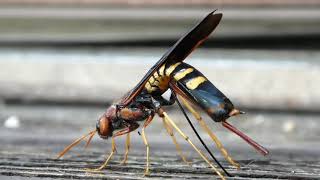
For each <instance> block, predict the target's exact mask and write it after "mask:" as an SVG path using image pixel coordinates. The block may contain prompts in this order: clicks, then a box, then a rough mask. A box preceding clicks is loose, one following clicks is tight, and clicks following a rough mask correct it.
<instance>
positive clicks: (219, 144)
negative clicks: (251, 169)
mask: <svg viewBox="0 0 320 180" xmlns="http://www.w3.org/2000/svg"><path fill="white" fill-rule="evenodd" d="M180 97H181V100H182V103H183V104H184V106H185V107H186V108H187V109H188V110H189V111H190V112H191V113H192V114H193V116H194V117H195V118H196V119H197V120H198V122H199V123H200V125H201V127H202V128H203V129H204V130H205V131H206V132H207V134H208V135H209V136H210V138H211V139H212V141H213V142H215V144H216V146H217V148H218V149H219V150H220V151H221V153H222V155H223V156H224V157H225V159H226V160H227V161H229V163H230V164H232V165H233V166H235V167H236V168H237V169H240V165H239V164H238V163H236V162H235V161H234V160H233V159H232V158H231V156H230V155H229V154H228V152H227V150H226V149H225V148H224V147H223V145H222V143H221V142H220V141H219V139H218V138H217V137H216V136H215V135H214V134H213V132H212V131H211V130H210V129H209V127H208V125H207V124H206V123H205V121H204V120H203V119H202V118H201V116H200V114H199V113H198V112H197V111H196V110H195V109H194V108H193V107H192V106H191V105H190V104H189V103H188V102H187V100H186V99H184V98H183V97H182V96H180Z"/></svg>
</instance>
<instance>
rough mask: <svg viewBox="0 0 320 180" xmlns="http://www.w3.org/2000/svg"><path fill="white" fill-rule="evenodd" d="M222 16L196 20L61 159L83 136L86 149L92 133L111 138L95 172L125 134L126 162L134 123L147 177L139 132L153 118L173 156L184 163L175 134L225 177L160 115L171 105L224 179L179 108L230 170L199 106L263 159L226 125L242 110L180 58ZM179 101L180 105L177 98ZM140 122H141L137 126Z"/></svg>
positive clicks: (73, 144)
mask: <svg viewBox="0 0 320 180" xmlns="http://www.w3.org/2000/svg"><path fill="white" fill-rule="evenodd" d="M221 18H222V14H221V13H216V12H215V11H213V12H211V13H209V14H208V15H207V16H206V17H205V18H204V19H203V20H202V21H200V22H199V23H198V24H197V25H196V26H195V27H193V28H192V29H191V31H189V32H187V33H186V34H185V35H184V36H182V37H181V38H180V39H179V40H178V41H177V42H176V43H175V44H174V45H173V46H172V47H171V48H170V49H169V50H168V51H167V52H166V53H165V54H164V55H163V56H162V58H161V59H160V60H159V61H158V62H157V63H156V64H155V65H154V66H153V67H152V68H151V69H150V70H149V71H148V72H147V74H146V75H145V76H144V77H143V78H142V80H141V81H140V82H139V83H138V84H137V85H136V86H135V87H134V88H133V89H132V90H131V91H129V92H128V93H127V94H126V95H124V96H123V97H122V98H121V99H120V100H119V101H117V102H116V103H114V104H112V105H111V106H110V107H108V108H107V109H106V111H105V113H104V114H103V115H102V116H101V117H100V118H99V119H98V121H97V123H96V129H95V130H93V131H91V132H89V133H88V134H86V135H84V136H82V137H81V138H79V139H77V140H75V141H74V142H73V143H72V144H70V145H69V146H67V147H66V148H65V149H64V150H63V151H62V152H61V153H60V154H59V156H58V158H60V157H62V156H63V155H64V154H65V153H66V152H67V151H69V150H70V149H71V148H72V147H73V146H75V145H77V144H78V143H79V142H80V141H82V140H83V139H85V138H86V137H88V136H89V138H88V140H87V144H86V146H88V145H89V143H90V141H91V139H92V137H93V136H94V135H95V134H96V133H98V134H99V136H100V137H101V138H103V139H108V138H111V141H112V148H111V153H110V155H109V156H108V157H107V158H106V160H105V162H104V163H103V164H102V165H101V166H100V167H99V168H96V169H90V170H92V171H100V170H102V169H103V168H105V167H106V166H107V164H108V162H109V160H110V159H111V158H112V156H113V154H114V153H115V152H116V144H115V138H116V137H118V136H122V135H126V151H125V154H124V159H123V161H122V163H123V164H125V163H126V162H127V158H128V153H129V149H130V133H131V132H133V131H135V130H137V128H138V127H139V124H140V123H141V122H143V126H142V129H141V136H142V139H143V142H144V144H145V146H146V167H145V172H144V175H149V174H150V170H149V166H150V160H149V152H150V146H149V143H148V140H147V137H146V133H145V129H146V128H147V127H148V125H149V124H150V123H151V122H152V120H153V119H154V117H155V116H156V115H157V116H159V117H160V118H161V119H162V121H163V124H164V127H165V129H166V131H167V132H168V134H169V135H170V137H171V138H172V140H173V142H174V144H175V146H176V149H177V152H178V154H179V155H180V156H181V159H182V160H183V161H184V162H186V163H190V162H188V161H187V159H186V158H185V156H184V154H183V151H182V150H181V148H180V146H179V144H178V143H177V140H176V137H175V136H174V133H173V131H174V130H176V131H177V132H178V133H179V134H180V135H181V136H182V137H183V138H184V139H185V141H187V142H188V143H189V144H190V145H191V146H192V148H193V149H194V150H195V151H196V152H197V153H198V154H199V155H200V157H201V158H202V159H203V160H204V161H205V162H206V163H207V164H208V165H209V166H210V167H211V169H212V170H213V171H214V172H215V173H216V174H217V175H218V176H220V178H222V179H225V176H224V174H223V172H220V171H219V170H218V168H217V167H216V166H215V165H213V163H212V162H211V161H210V160H209V159H208V157H207V156H206V155H205V154H204V153H203V152H202V151H201V150H200V149H199V148H198V147H196V146H195V144H194V143H193V142H192V141H191V140H190V138H189V137H188V136H187V135H186V134H185V133H184V132H183V131H182V130H181V129H180V128H179V127H178V126H177V124H176V123H175V122H174V121H173V120H172V119H171V118H170V116H169V115H168V114H167V112H166V111H165V109H164V107H165V106H171V105H173V104H174V103H175V102H177V104H178V105H179V107H180V109H181V110H182V112H183V114H184V115H185V116H186V118H187V120H188V122H189V123H190V125H191V126H192V128H193V130H194V131H195V133H196V135H197V137H198V138H199V140H200V141H201V143H202V144H203V145H204V146H205V148H206V149H207V151H208V153H209V154H210V155H211V157H212V158H213V159H214V160H215V161H216V163H217V164H218V166H219V167H220V168H221V169H222V170H223V171H224V172H225V173H226V174H227V175H228V176H231V175H230V174H229V173H228V172H227V171H226V170H225V168H223V166H221V164H220V163H219V161H217V160H216V158H215V157H214V156H213V155H212V153H211V152H210V151H209V150H208V148H207V146H206V144H205V143H204V142H203V141H202V139H201V137H200V136H199V134H198V133H197V131H196V130H195V129H194V127H193V125H192V123H191V122H190V119H189V118H188V116H187V114H186V112H185V110H184V108H183V106H182V104H183V105H184V107H185V108H186V109H188V110H189V111H190V112H191V114H192V115H193V116H194V117H195V119H196V120H197V122H198V123H199V124H200V125H201V128H202V129H203V130H204V131H205V132H206V133H207V134H208V135H209V136H210V138H211V139H212V141H213V142H214V143H215V144H216V146H217V148H218V149H219V150H220V151H221V153H222V155H223V156H224V157H225V159H226V160H227V161H228V162H230V164H231V165H233V166H235V167H236V168H240V165H239V163H237V162H236V161H235V160H233V159H232V158H231V156H230V155H229V153H228V152H227V150H226V149H225V148H224V147H223V145H222V143H221V142H220V141H219V139H218V138H217V137H216V136H215V135H214V133H213V132H212V131H211V130H210V128H209V126H208V125H207V124H206V123H205V121H204V120H203V119H202V117H201V115H200V113H199V112H198V111H197V110H196V109H195V108H196V107H199V108H200V109H202V110H203V111H205V112H206V113H207V114H208V115H209V117H210V118H211V119H212V120H213V121H215V122H217V123H221V124H222V126H223V127H225V128H227V129H228V130H230V131H232V132H233V133H235V134H237V135H238V136H240V137H241V138H242V139H244V140H245V141H246V142H248V143H249V144H250V145H252V146H253V147H254V148H255V149H256V150H257V151H259V152H260V153H262V154H263V155H267V154H268V150H267V149H265V148H264V147H263V146H261V145H259V144H258V143H256V142H255V141H253V140H252V139H250V138H249V137H248V136H246V135H245V134H243V133H242V132H241V131H239V130H238V129H236V128H235V127H234V126H232V125H231V124H229V123H228V122H227V119H228V118H230V117H232V116H236V115H239V114H243V113H244V112H242V111H240V110H238V109H236V108H235V107H234V105H233V103H232V102H231V101H230V99H229V98H227V97H226V96H225V95H224V94H223V93H222V92H221V91H220V90H219V89H218V88H216V87H215V86H214V85H213V84H212V83H211V82H210V81H209V80H208V79H207V78H206V77H205V76H204V75H203V74H202V73H201V72H200V71H198V70H197V69H196V68H194V67H193V66H191V65H189V64H187V63H185V62H183V61H184V59H186V57H187V56H188V55H189V54H190V53H191V52H192V51H193V50H194V49H196V48H197V47H198V46H199V45H201V44H202V43H203V42H204V41H205V40H206V39H207V38H208V37H209V35H210V34H211V33H212V32H213V31H214V29H215V28H216V27H217V26H218V24H219V22H220V20H221ZM168 89H170V90H171V96H170V98H169V99H165V98H164V97H163V96H162V95H163V93H165V92H166V91H167V90H168ZM179 99H180V100H181V102H182V103H180V100H179ZM141 124H142V123H141Z"/></svg>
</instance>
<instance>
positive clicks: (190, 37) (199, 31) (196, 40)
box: [120, 12, 222, 106]
mask: <svg viewBox="0 0 320 180" xmlns="http://www.w3.org/2000/svg"><path fill="white" fill-rule="evenodd" d="M221 18H222V14H220V13H219V14H214V12H212V13H210V14H208V15H207V16H206V17H205V18H204V19H203V20H202V21H201V22H200V23H199V24H197V25H196V26H195V27H194V28H193V29H192V30H191V31H190V32H188V33H187V34H185V35H184V36H183V37H181V38H180V39H179V40H178V41H177V42H176V43H175V44H174V45H173V46H172V47H171V48H170V49H169V50H168V51H167V52H166V53H165V54H164V55H163V56H162V58H161V59H160V60H159V61H158V62H157V63H156V64H155V65H154V66H153V67H152V68H151V69H150V70H149V71H148V72H147V74H146V75H145V76H144V77H143V79H142V80H141V81H140V82H139V83H138V84H137V85H136V86H135V87H134V88H133V89H132V90H131V91H130V92H129V93H128V94H127V96H126V97H124V98H123V99H122V101H121V102H120V103H121V105H123V106H126V105H128V104H129V103H131V101H132V100H133V99H134V98H135V97H136V96H137V95H138V94H140V93H141V91H142V90H143V88H144V86H145V84H146V82H147V81H148V79H149V78H150V76H151V75H152V74H153V73H154V72H155V71H156V70H157V69H159V68H160V67H161V66H162V65H163V64H165V63H168V64H171V63H174V62H180V61H183V60H184V59H185V58H186V57H187V56H188V55H189V54H190V53H191V52H192V51H193V50H194V49H195V48H197V47H198V46H199V45H200V44H201V43H202V42H203V41H205V40H206V39H207V38H208V36H209V35H210V34H211V32H212V31H213V30H214V29H215V28H216V27H217V25H218V24H219V22H220V20H221Z"/></svg>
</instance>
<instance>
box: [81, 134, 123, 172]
mask: <svg viewBox="0 0 320 180" xmlns="http://www.w3.org/2000/svg"><path fill="white" fill-rule="evenodd" d="M111 143H112V148H111V153H110V154H109V156H108V158H107V159H106V161H105V162H104V163H103V164H102V165H101V166H100V167H98V168H95V169H85V170H86V171H88V172H100V171H101V170H102V169H103V168H105V167H106V166H107V165H108V162H109V161H110V159H111V158H112V156H113V154H114V153H115V152H116V150H117V149H116V144H115V141H114V137H112V138H111Z"/></svg>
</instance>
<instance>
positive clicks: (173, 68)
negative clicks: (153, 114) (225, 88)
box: [145, 62, 207, 95]
mask: <svg viewBox="0 0 320 180" xmlns="http://www.w3.org/2000/svg"><path fill="white" fill-rule="evenodd" d="M171 79H173V80H175V81H180V82H184V83H185V84H186V86H187V87H188V88H189V89H190V90H193V89H196V88H197V87H198V86H199V85H200V84H202V83H204V82H205V81H207V79H206V78H205V77H204V76H203V75H202V74H201V73H200V72H199V71H197V70H196V69H195V68H194V67H192V66H190V65H188V64H186V63H182V62H177V63H175V64H172V65H166V64H164V65H163V66H161V67H160V68H159V70H158V71H156V72H155V73H154V74H153V75H152V76H151V77H150V79H149V80H148V82H147V84H146V85H145V88H146V90H147V91H148V93H151V94H157V95H159V94H160V95H161V94H162V93H164V92H165V91H166V90H167V89H168V85H169V81H170V80H171Z"/></svg>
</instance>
